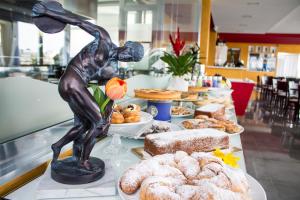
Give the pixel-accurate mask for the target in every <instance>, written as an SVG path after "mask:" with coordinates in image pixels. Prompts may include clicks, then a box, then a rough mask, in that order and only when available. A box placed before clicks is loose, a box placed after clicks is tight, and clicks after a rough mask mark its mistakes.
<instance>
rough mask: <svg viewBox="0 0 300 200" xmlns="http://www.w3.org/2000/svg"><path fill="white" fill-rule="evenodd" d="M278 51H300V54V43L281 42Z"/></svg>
mask: <svg viewBox="0 0 300 200" xmlns="http://www.w3.org/2000/svg"><path fill="white" fill-rule="evenodd" d="M277 52H285V53H299V54H300V45H296V44H279V45H278V49H277Z"/></svg>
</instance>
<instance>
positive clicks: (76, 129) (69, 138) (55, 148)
mask: <svg viewBox="0 0 300 200" xmlns="http://www.w3.org/2000/svg"><path fill="white" fill-rule="evenodd" d="M83 130H84V126H82V125H78V126H74V127H73V128H71V130H69V132H68V133H67V134H66V135H64V136H63V137H62V138H61V139H60V140H58V141H57V142H56V143H54V144H52V146H51V148H52V150H53V161H54V162H55V161H56V160H57V159H58V156H59V154H60V151H61V149H62V147H63V146H65V145H66V144H68V143H69V142H71V141H73V140H74V139H75V138H76V137H77V136H78V133H80V132H83Z"/></svg>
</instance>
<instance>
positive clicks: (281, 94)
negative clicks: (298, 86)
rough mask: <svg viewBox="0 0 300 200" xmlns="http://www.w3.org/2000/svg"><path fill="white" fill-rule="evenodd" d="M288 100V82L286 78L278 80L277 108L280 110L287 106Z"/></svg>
mask: <svg viewBox="0 0 300 200" xmlns="http://www.w3.org/2000/svg"><path fill="white" fill-rule="evenodd" d="M287 101H288V82H287V81H284V80H279V81H277V95H276V99H275V108H276V109H278V110H279V111H281V110H283V109H284V108H285V105H286V103H287Z"/></svg>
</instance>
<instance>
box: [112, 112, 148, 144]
mask: <svg viewBox="0 0 300 200" xmlns="http://www.w3.org/2000/svg"><path fill="white" fill-rule="evenodd" d="M152 121H153V116H152V115H150V114H149V113H146V112H141V121H139V122H135V123H124V124H111V125H110V127H109V130H108V135H113V134H115V133H117V134H119V135H120V136H122V137H128V138H135V137H136V135H137V133H138V131H140V130H141V129H142V128H143V127H145V126H148V125H149V124H152Z"/></svg>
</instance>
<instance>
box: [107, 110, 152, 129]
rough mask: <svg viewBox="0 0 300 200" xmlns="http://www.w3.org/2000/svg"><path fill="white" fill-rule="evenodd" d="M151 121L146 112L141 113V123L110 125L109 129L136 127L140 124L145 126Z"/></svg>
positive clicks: (150, 116)
mask: <svg viewBox="0 0 300 200" xmlns="http://www.w3.org/2000/svg"><path fill="white" fill-rule="evenodd" d="M152 119H153V116H152V115H150V114H149V113H147V112H143V111H141V121H139V122H134V123H123V124H111V125H110V127H111V128H115V127H116V128H121V127H122V128H123V127H128V126H137V125H142V124H147V123H149V122H150V121H151V120H152Z"/></svg>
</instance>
